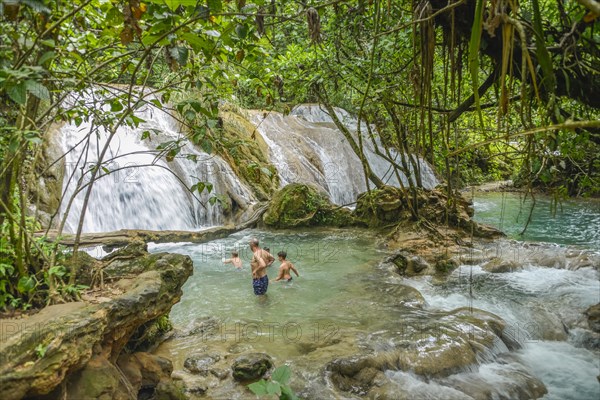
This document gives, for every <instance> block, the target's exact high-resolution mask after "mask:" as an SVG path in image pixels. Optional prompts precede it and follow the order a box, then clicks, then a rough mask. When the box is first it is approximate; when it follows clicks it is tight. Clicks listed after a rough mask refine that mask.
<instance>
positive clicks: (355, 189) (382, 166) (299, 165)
mask: <svg viewBox="0 0 600 400" xmlns="http://www.w3.org/2000/svg"><path fill="white" fill-rule="evenodd" d="M336 113H338V117H339V118H340V120H341V121H342V122H343V123H344V124H345V125H346V126H347V127H348V128H349V129H350V130H352V131H356V128H357V121H356V120H355V119H353V118H352V117H351V116H350V115H349V114H348V113H347V112H345V111H344V110H341V109H338V110H336ZM252 121H253V122H254V123H255V124H256V125H257V127H258V131H259V132H260V133H261V134H262V136H263V138H264V139H265V142H267V144H268V145H269V153H270V158H271V162H272V163H273V164H275V166H276V167H277V169H278V171H279V177H280V181H281V185H282V186H285V185H286V184H288V183H292V182H303V183H312V184H314V185H316V186H317V187H319V188H321V189H322V190H324V191H325V192H327V193H328V194H329V197H330V199H331V200H332V202H334V203H336V204H351V203H353V202H354V201H356V198H357V197H358V195H359V194H360V193H363V192H364V191H366V182H365V178H364V174H363V168H362V165H361V162H360V159H359V158H358V156H357V155H356V153H354V151H353V150H352V148H351V146H350V144H349V143H348V141H347V140H346V138H345V137H344V135H343V134H342V132H340V131H339V129H337V127H336V126H335V124H334V123H333V120H332V119H331V117H330V116H329V115H328V114H327V113H326V112H325V111H323V110H322V109H321V108H320V107H319V106H318V105H302V106H298V107H296V108H295V109H294V110H293V111H292V113H291V114H290V115H288V116H284V115H282V114H280V113H269V114H267V115H266V116H264V115H263V113H260V112H254V113H253V114H252ZM365 131H366V127H365V129H363V130H362V132H363V135H365V139H364V141H363V144H364V150H365V156H366V158H367V160H368V162H369V164H370V166H371V169H372V170H373V172H374V173H375V174H376V175H377V176H379V177H380V178H381V179H382V180H383V181H384V182H385V183H387V184H389V185H392V186H397V187H399V186H400V183H399V181H398V178H397V176H396V174H395V173H394V172H393V168H392V165H391V163H390V162H389V161H387V160H386V159H385V158H383V157H381V156H379V155H378V154H376V151H375V147H374V144H373V143H372V141H371V139H370V138H368V137H367V135H366V134H365V133H364V132H365ZM375 144H376V145H377V146H378V147H379V148H380V149H382V147H381V143H380V142H379V139H378V138H376V139H375ZM390 157H391V159H392V160H394V162H396V163H398V164H400V155H399V154H398V153H397V152H395V151H393V150H391V153H390ZM415 159H416V160H417V162H418V165H419V166H420V174H421V179H422V182H423V186H424V187H425V188H427V189H431V188H433V187H435V186H437V185H438V184H439V182H438V180H437V178H436V177H435V174H434V172H433V170H432V169H431V167H430V166H429V164H428V163H427V162H426V161H425V160H423V159H422V158H420V157H416V158H415ZM400 179H401V180H402V183H403V184H404V185H406V184H407V183H408V182H407V178H406V176H404V175H403V174H401V173H400Z"/></svg>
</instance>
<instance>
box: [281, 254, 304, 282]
mask: <svg viewBox="0 0 600 400" xmlns="http://www.w3.org/2000/svg"><path fill="white" fill-rule="evenodd" d="M277 256H278V258H279V261H281V265H280V266H279V275H278V276H277V278H275V282H278V281H281V280H283V281H285V282H291V280H292V275H291V273H290V270H292V271H294V273H295V274H296V276H300V275H299V274H298V271H297V270H296V268H294V264H292V263H291V262H289V261H288V260H286V259H285V258H286V257H287V253H286V252H285V251H280V252H279V253H277Z"/></svg>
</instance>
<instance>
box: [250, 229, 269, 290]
mask: <svg viewBox="0 0 600 400" xmlns="http://www.w3.org/2000/svg"><path fill="white" fill-rule="evenodd" d="M250 250H252V260H251V261H250V268H251V269H252V287H253V288H254V294H256V295H258V296H261V295H263V294H266V293H267V288H268V287H269V277H268V276H267V265H269V264H270V263H272V262H273V260H274V258H273V256H272V255H271V253H269V252H266V251H264V250H263V249H261V248H260V245H259V242H258V239H257V238H252V239H250Z"/></svg>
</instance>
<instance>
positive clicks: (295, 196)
mask: <svg viewBox="0 0 600 400" xmlns="http://www.w3.org/2000/svg"><path fill="white" fill-rule="evenodd" d="M263 221H264V223H265V224H266V225H268V226H272V227H275V228H293V227H297V226H336V227H341V226H348V225H353V224H355V221H354V219H353V218H352V213H351V212H350V210H348V209H345V208H341V207H338V206H335V205H333V204H331V202H330V201H329V199H328V198H327V196H326V195H325V194H323V193H321V192H319V190H318V189H317V188H315V187H313V186H310V185H304V184H300V183H292V184H289V185H287V186H285V187H284V188H283V189H281V190H279V191H278V192H277V193H275V195H274V196H273V199H272V200H271V204H270V205H269V209H268V210H267V212H266V213H265V214H264V216H263Z"/></svg>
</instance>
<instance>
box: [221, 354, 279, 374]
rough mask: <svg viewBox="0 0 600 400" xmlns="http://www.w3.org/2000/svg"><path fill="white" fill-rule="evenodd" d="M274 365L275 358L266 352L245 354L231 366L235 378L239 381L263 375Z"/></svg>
mask: <svg viewBox="0 0 600 400" xmlns="http://www.w3.org/2000/svg"><path fill="white" fill-rule="evenodd" d="M272 367H273V360H272V359H271V357H270V356H269V355H267V354H264V353H248V354H243V355H241V356H239V357H238V358H236V359H235V361H234V363H233V365H232V366H231V370H232V375H233V378H234V379H235V380H237V381H252V380H257V379H260V378H262V377H263V375H264V374H265V373H266V372H267V371H268V370H269V369H271V368H272Z"/></svg>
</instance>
